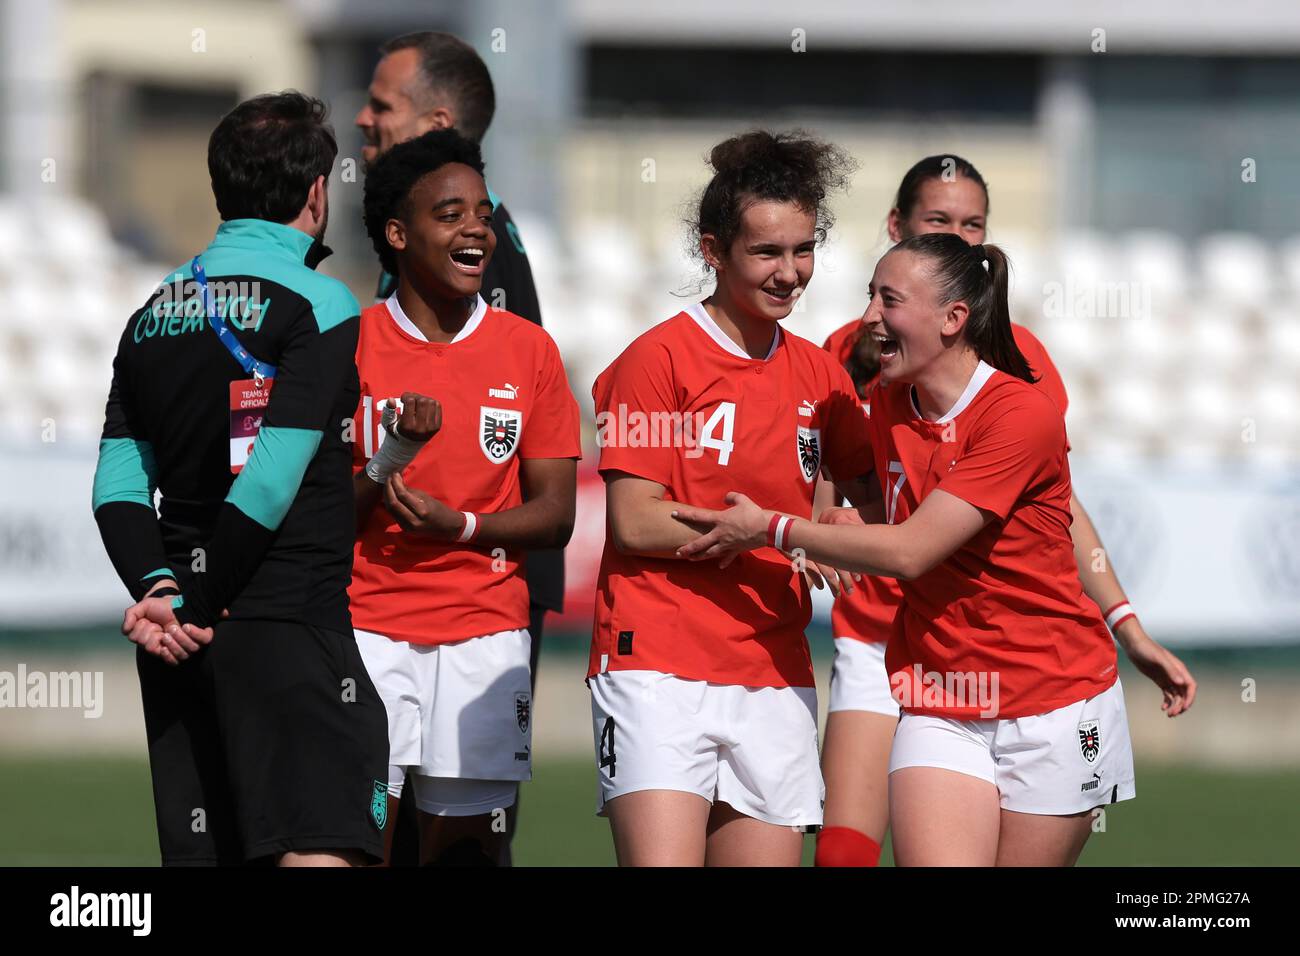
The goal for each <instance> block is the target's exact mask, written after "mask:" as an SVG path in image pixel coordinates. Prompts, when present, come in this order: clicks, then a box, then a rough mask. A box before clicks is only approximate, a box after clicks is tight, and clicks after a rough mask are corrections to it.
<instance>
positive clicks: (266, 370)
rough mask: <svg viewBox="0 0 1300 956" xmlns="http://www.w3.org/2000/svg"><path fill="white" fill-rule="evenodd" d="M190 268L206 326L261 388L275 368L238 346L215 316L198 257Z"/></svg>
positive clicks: (213, 304)
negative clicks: (192, 271)
mask: <svg viewBox="0 0 1300 956" xmlns="http://www.w3.org/2000/svg"><path fill="white" fill-rule="evenodd" d="M190 267H191V268H192V269H193V270H194V281H195V282H197V283H198V284H199V295H201V296H203V307H204V308H205V309H207V311H208V325H210V326H212V331H214V332H216V333H217V338H218V339H220V340H221V344H222V345H224V346H225V347H226V351H227V352H229V353H230V354H231V355H233V356H234V357H235V361H236V362H238V363H239V367H240V368H242V369H243V370H244V374H245V375H248V374H250V373H251V374H252V376H253V381H254V383H255V384H256V385H257V387H258V388H261V387H262V382H263V381H265V380H266V379H268V378H275V366H274V365H267V364H266V363H265V362H259V361H258V360H257V359H255V358H253V356H252V355H250V354H249V353H248V349H246V348H244V347H243V346H242V345H240V344H239V340H238V339H237V338H235V333H234V332H232V331H230V326H228V325H226V320H225V319H223V318H221V316H219V315H217V307H216V305H215V303H213V301H212V293H210V292H209V291H208V277H207V275H206V274H205V273H204V271H203V266H202V265H201V264H200V263H199V257H198V256H195V257H194V261H193V262H192V263H190Z"/></svg>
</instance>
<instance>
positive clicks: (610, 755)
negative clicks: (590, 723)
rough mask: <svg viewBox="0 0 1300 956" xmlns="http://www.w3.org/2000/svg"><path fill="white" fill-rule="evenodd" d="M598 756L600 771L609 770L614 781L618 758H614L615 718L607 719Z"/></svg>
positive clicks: (602, 731)
mask: <svg viewBox="0 0 1300 956" xmlns="http://www.w3.org/2000/svg"><path fill="white" fill-rule="evenodd" d="M597 756H598V757H599V758H600V769H601V770H604V769H605V768H606V767H608V768H609V779H611V780H613V779H614V765H615V763H617V758H616V757H615V756H614V718H613V717H606V718H605V726H604V728H603V729H602V730H601V732H600V746H599V753H598V754H597Z"/></svg>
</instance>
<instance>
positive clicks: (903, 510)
mask: <svg viewBox="0 0 1300 956" xmlns="http://www.w3.org/2000/svg"><path fill="white" fill-rule="evenodd" d="M867 398H868V401H869V402H870V404H871V417H870V419H869V425H870V431H871V442H872V450H873V452H874V455H875V463H876V468H877V471H878V473H879V474H880V475H881V477H882V479H883V480H882V484H883V486H884V490H885V516H886V520H887V521H888V522H889V523H891V524H902V523H903V521H905V520H906V519H907V517H908V516H909V515H911V514H913V513H914V512H915V511H916V509H917V508H918V507H919V506H920V503H921V501H923V500H924V499H925V497H926V496H927V495H929V494H930V493H931V492H932V491H934V490H936V489H940V490H942V491H945V492H947V493H949V494H951V495H955V496H956V497H958V498H961V499H962V500H963V501H966V502H969V503H970V504H972V505H975V506H976V507H978V508H981V509H983V510H985V511H988V512H992V513H993V515H995V516H996V517H995V520H993V521H991V522H990V523H989V524H988V525H986V526H985V527H984V528H983V529H982V530H981V531H980V532H978V533H977V534H976V535H975V536H974V537H973V538H971V540H970V541H968V542H966V543H965V544H964V545H962V546H961V547H960V548H958V549H957V551H956V552H955V553H954V554H952V555H951V556H950V557H948V558H947V559H945V560H944V561H943V562H941V563H940V564H939V565H938V566H936V567H934V568H932V569H931V570H930V571H928V572H926V573H925V574H923V575H921V576H919V577H918V578H916V579H914V580H912V581H900V582H898V584H899V586H900V588H901V589H902V593H903V602H902V605H901V609H900V611H899V612H898V614H897V615H896V617H895V619H894V624H893V633H892V634H891V635H890V640H889V646H888V648H887V649H886V654H885V666H886V668H887V669H888V671H889V675H890V683H891V687H892V689H893V691H894V695H895V697H896V698H900V703H902V704H903V705H904V709H905V710H908V711H911V712H916V713H930V714H940V715H943V716H949V717H958V718H975V717H980V716H989V714H988V713H985V712H983V707H982V706H978V705H972V704H970V700H971V698H969V697H968V698H967V704H966V706H962V705H961V702H960V701H958V700H955V699H954V696H953V695H950V694H949V695H944V696H938V695H935V694H934V693H933V688H934V687H935V686H936V685H935V678H934V677H933V676H931V677H926V678H925V679H924V680H923V679H921V678H922V675H937V679H938V681H939V682H941V684H942V686H945V687H948V686H955V685H952V684H951V682H957V683H958V684H960V682H961V681H962V680H963V678H964V677H966V676H967V675H969V676H970V677H971V679H975V678H978V679H979V680H982V681H984V685H983V686H985V687H986V688H987V687H991V689H992V691H993V696H994V697H995V700H996V707H997V714H996V716H998V717H1003V718H1009V717H1025V716H1029V715H1032V714H1041V713H1044V712H1046V711H1049V710H1054V709H1055V708H1057V707H1063V706H1065V705H1066V704H1069V703H1073V702H1074V701H1078V700H1083V699H1085V698H1087V697H1092V696H1094V695H1096V694H1099V693H1101V692H1102V691H1103V690H1105V689H1106V688H1108V687H1109V686H1110V685H1111V684H1113V683H1114V682H1115V678H1116V671H1115V645H1114V643H1113V642H1112V640H1111V636H1110V632H1109V631H1107V630H1106V626H1105V624H1104V623H1103V622H1102V619H1101V615H1100V614H1099V613H1098V611H1097V606H1096V605H1095V604H1093V603H1092V601H1090V600H1088V598H1087V597H1085V596H1084V593H1083V587H1082V585H1081V584H1080V583H1079V572H1078V568H1077V566H1076V564H1075V561H1074V545H1073V544H1072V542H1071V541H1070V520H1071V515H1070V467H1069V463H1068V459H1067V458H1066V447H1065V423H1064V421H1063V420H1062V418H1061V413H1060V411H1059V410H1058V409H1057V407H1056V406H1055V405H1054V404H1053V403H1052V402H1051V400H1050V399H1048V398H1047V397H1046V396H1045V395H1044V394H1043V393H1042V392H1041V391H1040V390H1038V389H1037V388H1034V387H1033V386H1030V385H1029V384H1028V383H1026V382H1023V381H1021V380H1019V379H1017V378H1013V377H1012V376H1010V375H1006V374H1005V373H1003V372H999V371H997V370H995V369H994V368H993V367H992V366H990V365H987V364H985V363H983V362H981V363H980V364H979V366H978V368H977V370H976V372H975V374H974V375H973V376H972V377H971V381H970V384H969V385H968V386H967V388H966V390H965V392H964V393H963V395H962V396H961V398H960V399H958V401H957V403H956V405H954V406H953V408H952V409H951V410H950V411H949V412H948V414H947V415H945V416H944V417H943V418H942V419H940V420H938V421H933V422H931V421H925V420H924V419H922V418H921V416H920V413H919V412H917V410H916V407H915V405H914V403H913V400H912V387H911V386H910V385H908V384H907V383H903V382H897V383H893V384H890V385H884V384H881V383H879V382H877V383H876V384H875V385H874V386H872V389H871V391H870V392H869V393H868V396H867ZM995 675H996V676H995ZM994 681H995V682H994Z"/></svg>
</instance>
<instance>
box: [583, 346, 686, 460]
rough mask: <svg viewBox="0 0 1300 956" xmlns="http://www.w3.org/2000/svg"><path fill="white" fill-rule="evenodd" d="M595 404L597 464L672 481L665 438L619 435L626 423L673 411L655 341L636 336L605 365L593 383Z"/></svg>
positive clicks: (668, 378) (664, 356) (666, 362)
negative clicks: (633, 439)
mask: <svg viewBox="0 0 1300 956" xmlns="http://www.w3.org/2000/svg"><path fill="white" fill-rule="evenodd" d="M591 396H592V399H593V400H594V403H595V410H596V443H597V445H599V447H600V464H599V466H598V467H599V470H600V471H601V472H602V473H604V472H607V471H624V472H627V473H628V474H629V475H636V476H637V477H638V478H645V479H647V480H649V481H657V482H659V484H661V485H667V484H669V483H670V482H671V481H672V475H673V459H674V455H675V450H674V449H673V448H671V447H668V446H666V445H664V444H656V443H652V442H635V443H633V442H628V441H623V440H622V436H625V435H626V434H627V432H628V423H635V422H636V421H638V420H649V419H650V416H652V415H657V414H662V413H664V412H669V413H671V412H674V411H677V410H678V409H677V402H676V399H675V398H674V394H673V386H672V367H671V364H670V359H669V356H668V351H667V348H666V347H665V346H664V345H663V344H662V343H660V342H656V341H652V340H648V339H645V338H641V339H637V340H636V341H635V342H633V343H632V344H631V345H629V346H628V347H627V349H625V350H624V352H623V354H622V355H620V356H619V357H618V358H617V359H615V360H614V363H613V364H612V365H610V367H609V368H607V369H605V371H603V372H602V373H601V374H600V377H599V378H597V379H596V384H595V385H593V386H592V389H591Z"/></svg>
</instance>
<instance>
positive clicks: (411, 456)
mask: <svg viewBox="0 0 1300 956" xmlns="http://www.w3.org/2000/svg"><path fill="white" fill-rule="evenodd" d="M401 413H402V403H401V402H400V401H399V400H397V399H395V398H394V399H391V400H390V399H384V400H383V401H382V402H380V403H379V423H380V425H381V426H382V427H383V431H384V440H383V441H382V442H381V443H380V445H379V448H378V450H377V451H376V452H375V454H374V456H373V457H372V458H371V459H370V460H369V461H368V462H366V476H367V477H369V478H370V480H371V481H373V482H375V483H376V484H380V485H382V484H383V483H384V482H385V481H387V480H388V478H389V476H390V475H392V474H393V473H394V472H398V471H401V470H402V469H403V468H405V467H406V466H407V465H409V464H410V463H411V462H413V461H415V456H416V455H418V454H419V453H420V449H421V448H423V447H424V444H425V443H424V442H422V441H411V439H409V438H403V437H402V436H401V434H399V433H398V431H397V417H398V416H399V415H401Z"/></svg>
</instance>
